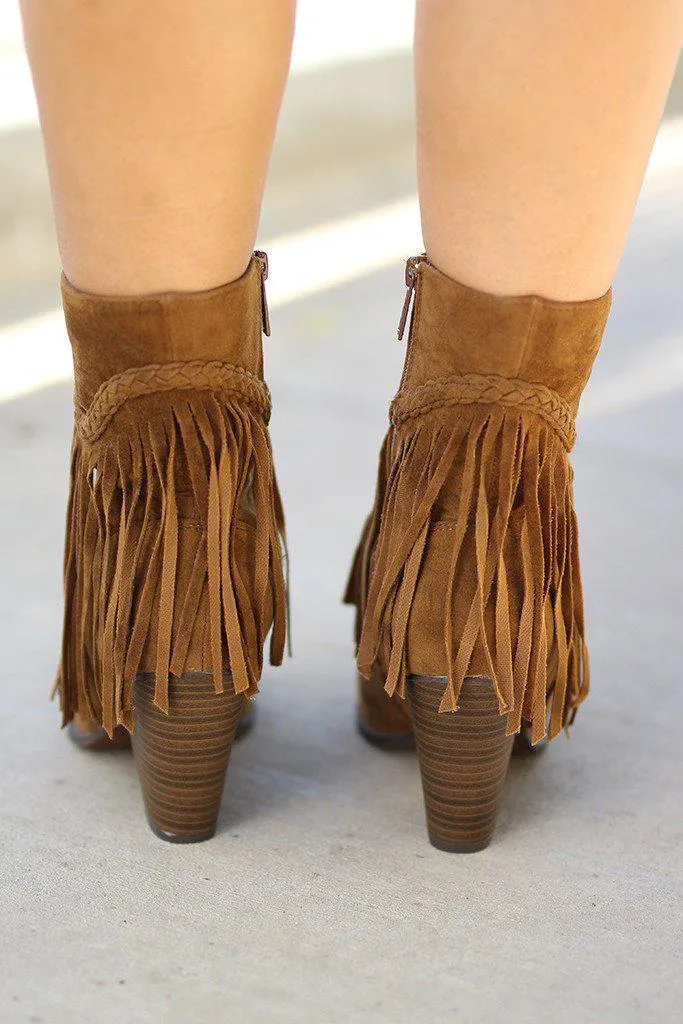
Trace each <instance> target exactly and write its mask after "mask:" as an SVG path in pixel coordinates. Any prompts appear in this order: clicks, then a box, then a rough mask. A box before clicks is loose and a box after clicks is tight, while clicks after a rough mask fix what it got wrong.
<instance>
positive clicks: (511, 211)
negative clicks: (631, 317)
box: [415, 0, 683, 300]
mask: <svg viewBox="0 0 683 1024" xmlns="http://www.w3.org/2000/svg"><path fill="white" fill-rule="evenodd" d="M682 38H683V2H681V0H637V2H636V3H634V4H628V5H624V4H623V3H621V2H619V0H598V2H595V0H551V2H547V0H519V2H517V0H515V2H512V0H485V2H484V3H482V2H481V0H459V2H458V3H452V2H451V0H417V16H416V46H415V49H416V84H417V111H418V163H419V179H420V200H421V207H422V224H423V233H424V240H425V244H426V249H427V253H428V254H429V256H430V257H431V259H432V260H433V262H434V263H435V264H436V265H437V266H438V267H439V268H440V269H441V270H443V271H444V272H445V273H446V274H448V275H450V276H451V277H454V278H456V279H457V280H459V281H462V282H464V283H465V284H468V285H470V286H472V287H475V288H479V289H481V290H483V291H488V292H494V293H497V294H508V295H522V294H529V293H535V294H539V295H543V296H546V297H549V298H556V299H569V300H574V299H584V298H591V297H594V296H597V295H600V294H602V293H603V292H605V291H606V289H607V288H608V287H609V285H610V283H611V281H612V278H613V276H614V272H615V270H616V267H617V264H618V262H619V258H620V255H621V251H622V248H623V245H624V240H625V237H626V233H627V230H628V226H629V223H630V220H631V216H632V212H633V207H634V205H635V202H636V198H637V196H638V192H639V190H640V186H641V182H642V177H643V173H644V171H645V166H646V163H647V158H648V154H649V151H650V148H651V145H652V141H653V139H654V136H655V133H656V130H657V126H658V123H659V119H660V116H661V112H662V108H663V106H664V102H665V100H666V96H667V92H668V89H669V85H670V82H671V78H672V75H673V72H674V68H675V65H676V60H677V57H678V54H679V51H680V46H681V41H682Z"/></svg>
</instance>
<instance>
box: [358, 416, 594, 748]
mask: <svg viewBox="0 0 683 1024" xmlns="http://www.w3.org/2000/svg"><path fill="white" fill-rule="evenodd" d="M437 415H438V420H437V419H435V417H434V415H433V414H432V413H430V412H427V413H426V414H422V415H419V416H417V417H414V418H411V417H405V418H403V419H401V418H400V417H396V416H394V417H393V426H392V427H391V428H390V431H389V433H388V435H387V438H386V440H385V444H384V447H383V450H382V454H381V457H380V469H379V478H378V486H377V496H376V502H375V509H374V513H373V515H372V516H371V518H370V519H369V520H368V523H367V524H366V529H365V535H364V538H363V539H362V541H361V548H360V550H359V552H358V553H357V559H356V563H355V569H354V572H353V574H352V575H353V579H354V580H355V584H354V583H353V582H352V583H351V586H350V588H349V590H348V591H347V595H346V597H347V600H351V601H353V602H354V603H357V604H358V605H359V607H360V608H361V609H363V622H362V631H361V637H360V644H359V650H358V666H359V670H360V672H361V674H362V675H363V676H365V678H369V676H370V673H371V671H372V669H373V666H374V664H375V663H376V662H377V660H378V659H379V657H380V652H382V651H384V652H388V671H387V677H386V686H385V689H386V691H387V693H388V694H390V695H392V694H394V693H397V694H398V695H400V696H404V695H405V678H406V672H407V664H406V661H407V657H406V655H407V646H408V645H407V639H408V628H409V619H410V611H411V605H412V602H413V598H414V596H415V592H416V588H417V586H418V584H419V582H420V575H421V570H422V565H423V558H424V553H425V549H426V547H427V545H428V544H429V537H430V530H431V528H432V525H433V523H434V522H435V521H436V520H437V519H440V518H442V513H441V512H440V511H439V509H440V508H441V507H442V506H440V505H439V499H440V497H441V496H442V492H443V491H444V488H447V489H448V494H449V500H448V502H445V503H444V504H443V508H444V509H446V510H447V514H448V516H450V517H454V518H452V522H453V545H452V551H451V557H450V566H447V567H445V580H446V586H445V593H444V600H445V635H444V643H445V656H446V664H447V666H448V682H447V686H446V690H445V692H444V695H443V699H442V701H441V705H440V709H439V710H440V711H441V712H447V711H455V710H456V709H457V707H458V695H459V693H460V689H461V687H462V684H463V680H464V679H465V678H466V676H467V675H468V674H470V673H469V670H470V666H471V663H472V656H473V653H474V652H475V647H476V648H477V650H478V652H479V655H478V656H479V659H480V660H481V659H483V661H484V663H485V665H486V666H487V667H488V669H487V674H488V675H489V676H490V678H491V679H492V681H493V684H494V686H495V689H496V693H497V696H498V702H499V707H500V712H501V714H505V715H507V723H508V734H510V733H514V732H517V731H519V729H520V727H521V723H522V719H524V720H525V721H527V722H530V723H531V727H532V741H533V742H537V741H538V740H540V739H542V738H543V736H544V735H545V734H546V732H547V731H548V732H549V735H550V737H551V738H552V737H553V736H555V735H556V734H557V733H558V732H559V731H561V729H562V728H563V727H565V726H567V725H568V724H570V723H571V721H573V718H574V714H575V710H576V708H577V706H578V705H579V704H580V703H581V701H582V700H583V699H584V697H585V696H586V693H587V691H588V657H587V652H586V647H585V644H584V625H583V603H582V594H581V580H580V575H579V562H578V548H577V523H576V515H575V511H574V502H573V493H572V475H573V474H572V469H571V466H570V463H569V460H568V457H567V450H566V443H563V441H562V439H561V435H560V434H558V433H557V432H556V431H555V430H554V429H553V427H552V426H551V425H550V424H549V423H548V422H545V421H544V419H543V418H542V417H541V416H539V415H537V414H535V413H534V412H529V411H525V410H520V409H517V408H506V407H504V406H501V405H488V406H487V405H481V404H472V405H466V406H463V405H460V406H458V407H457V408H455V409H451V410H448V411H447V412H445V413H444V411H443V409H441V410H440V411H439V412H438V414H437ZM571 440H573V438H571ZM451 495H454V496H455V497H450V496H451ZM451 510H454V511H451ZM446 517H447V516H446V515H445V514H444V515H443V518H446ZM371 559H372V566H371V564H370V561H371ZM513 580H514V587H513V586H512V581H513ZM435 582H436V581H431V579H429V580H426V581H425V584H424V585H427V586H430V585H435ZM514 594H517V595H521V597H519V596H518V597H517V598H515V597H514ZM384 657H387V654H385V655H384ZM548 692H550V696H549V698H547V694H548ZM547 701H548V702H547Z"/></svg>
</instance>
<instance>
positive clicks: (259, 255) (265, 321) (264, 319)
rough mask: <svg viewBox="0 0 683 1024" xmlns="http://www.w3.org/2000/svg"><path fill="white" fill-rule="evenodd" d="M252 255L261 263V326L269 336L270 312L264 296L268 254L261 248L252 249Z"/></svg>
mask: <svg viewBox="0 0 683 1024" xmlns="http://www.w3.org/2000/svg"><path fill="white" fill-rule="evenodd" d="M254 256H255V257H256V259H257V260H258V261H259V263H260V265H261V326H262V328H263V333H264V334H265V335H266V337H267V338H269V337H270V314H269V312H268V300H267V298H266V281H267V280H268V254H267V253H265V252H263V251H262V250H261V249H254Z"/></svg>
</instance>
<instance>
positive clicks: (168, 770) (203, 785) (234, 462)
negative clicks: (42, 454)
mask: <svg viewBox="0 0 683 1024" xmlns="http://www.w3.org/2000/svg"><path fill="white" fill-rule="evenodd" d="M266 276H267V259H266V256H265V254H264V253H259V252H255V253H254V254H253V256H252V258H251V260H250V262H249V265H248V267H247V269H246V271H245V272H244V274H243V275H242V277H240V278H239V279H238V280H236V281H233V282H230V283H228V284H226V285H223V286H221V287H219V288H214V289H212V290H210V291H205V292H196V293H190V292H188V293H184V292H167V293H162V294H158V295H148V296H143V297H130V298H127V297H121V298H119V297H114V298H110V297H105V296H97V295H91V294H86V293H83V292H79V291H78V290H76V289H75V288H73V287H72V286H71V284H70V283H69V282H68V281H67V280H66V278H64V277H63V279H62V296H63V304H64V313H65V318H66V324H67V330H68V333H69V338H70V340H71V344H72V348H73V356H74V371H75V385H76V386H75V407H76V409H75V430H74V441H73V449H72V462H71V493H70V498H69V507H68V512H67V537H66V555H65V565H64V581H65V617H64V637H63V649H62V660H61V666H60V671H59V676H58V680H57V689H58V691H59V694H60V698H61V704H62V712H63V721H64V723H65V724H66V723H70V722H72V721H74V720H75V721H74V725H73V734H74V738H75V739H76V740H77V741H80V742H81V743H82V745H90V746H92V745H93V742H92V739H93V729H95V736H96V737H99V740H100V742H101V732H100V733H97V727H100V726H101V727H102V729H104V731H105V732H106V734H107V736H109V737H112V739H113V740H114V741H115V742H119V743H120V742H121V732H122V730H126V731H128V732H132V733H133V746H134V753H135V758H136V762H137V765H138V770H139V775H140V780H141V784H142V790H143V795H144V798H145V804H146V809H147V815H148V818H149V821H150V824H151V826H152V828H153V829H154V831H155V832H157V834H159V835H161V836H162V837H163V838H166V839H170V840H173V841H177V842H192V841H198V840H201V839H206V838H208V837H209V836H210V835H212V834H213V832H214V829H215V825H216V819H217V815H218V809H219V804H220V798H221V792H222V789H223V784H224V779H225V774H226V770H227V764H228V758H229V755H230V749H231V746H232V742H233V739H234V736H235V733H236V731H237V729H238V726H239V723H240V721H243V719H244V711H245V700H247V701H248V698H249V697H251V696H252V695H254V694H255V693H256V692H257V690H258V681H259V679H260V677H261V670H262V665H263V648H264V644H265V641H266V638H267V635H268V633H269V632H271V628H272V634H271V644H270V660H271V663H272V664H274V665H277V664H280V662H281V660H282V655H283V648H284V643H285V629H286V627H285V604H286V599H285V584H284V579H283V553H282V552H283V542H284V521H283V515H282V506H281V502H280V497H279V494H278V489H277V483H276V480H275V474H274V470H273V464H272V456H271V448H270V441H269V436H268V429H267V424H268V420H269V416H270V394H269V391H268V388H267V387H266V385H265V383H264V381H263V353H262V331H263V330H265V332H266V333H269V325H268V312H267V304H266V297H265V278H266ZM248 703H250V702H249V701H248Z"/></svg>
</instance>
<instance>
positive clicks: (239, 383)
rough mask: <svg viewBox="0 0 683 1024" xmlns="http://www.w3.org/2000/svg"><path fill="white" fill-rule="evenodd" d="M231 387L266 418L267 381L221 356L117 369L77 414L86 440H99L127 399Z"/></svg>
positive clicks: (268, 401)
mask: <svg viewBox="0 0 683 1024" xmlns="http://www.w3.org/2000/svg"><path fill="white" fill-rule="evenodd" d="M188 390H192V391H197V390H200V391H229V392H230V393H231V394H234V395H238V396H239V397H240V398H242V399H243V400H244V401H245V402H247V404H248V405H251V406H252V407H253V408H254V410H255V411H257V412H259V413H260V414H261V415H262V416H263V417H264V419H265V420H266V421H267V420H268V419H269V417H270V408H271V403H270V391H269V390H268V387H267V385H266V384H265V383H264V382H263V381H262V380H260V379H259V378H258V377H256V376H254V374H253V373H249V371H248V370H244V369H243V368H242V367H241V366H233V365H232V364H231V363H223V362H220V361H219V360H210V361H206V360H204V359H195V360H192V361H191V362H185V363H182V362H178V363H149V364H148V365H147V366H136V367H132V368H131V369H130V370H125V371H124V372H123V373H117V374H115V375H114V376H113V377H110V378H109V380H106V381H105V382H104V384H102V385H101V386H100V387H99V388H98V390H97V392H96V394H95V397H94V398H93V400H92V402H91V403H90V406H89V408H88V409H86V410H83V411H82V413H81V415H79V416H78V417H77V427H78V432H79V434H80V436H81V437H82V438H83V440H84V441H96V440H97V438H98V437H99V436H100V435H101V434H102V431H103V430H104V429H105V428H106V427H107V426H108V424H109V423H110V422H111V420H112V417H113V416H114V415H115V414H116V412H117V411H118V410H119V409H120V408H121V406H123V405H124V404H125V403H126V402H128V401H130V399H132V398H140V397H141V396H142V395H151V394H154V393H156V392H159V391H188Z"/></svg>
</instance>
